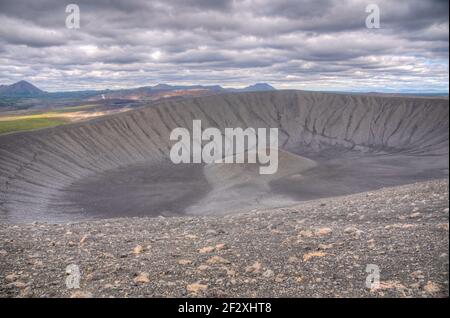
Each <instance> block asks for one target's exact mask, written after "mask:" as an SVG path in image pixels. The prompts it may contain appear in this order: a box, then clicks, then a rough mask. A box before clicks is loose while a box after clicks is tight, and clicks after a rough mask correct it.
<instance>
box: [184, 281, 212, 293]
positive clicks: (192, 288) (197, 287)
mask: <svg viewBox="0 0 450 318" xmlns="http://www.w3.org/2000/svg"><path fill="white" fill-rule="evenodd" d="M206 289H208V285H204V284H200V283H193V284H189V285H187V286H186V290H187V291H188V292H189V293H194V294H197V293H199V292H202V291H205V290H206Z"/></svg>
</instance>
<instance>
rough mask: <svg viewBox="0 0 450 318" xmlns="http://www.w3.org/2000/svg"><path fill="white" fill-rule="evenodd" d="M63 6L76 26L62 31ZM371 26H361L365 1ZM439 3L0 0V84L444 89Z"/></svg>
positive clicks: (444, 6) (444, 22)
mask: <svg viewBox="0 0 450 318" xmlns="http://www.w3.org/2000/svg"><path fill="white" fill-rule="evenodd" d="M69 3H75V4H78V6H79V8H80V11H81V20H80V28H79V29H68V28H66V23H65V21H66V17H67V15H68V14H67V13H66V12H65V9H66V5H67V4H69ZM370 3H376V4H377V5H378V7H379V8H380V13H381V14H380V23H381V25H380V28H379V29H368V28H367V27H366V23H365V21H366V17H367V15H368V13H366V11H365V9H366V6H367V5H368V4H370ZM448 6H449V5H448V1H447V0H444V1H431V0H427V1H425V0H405V1H392V0H388V1H381V0H376V1H375V0H368V1H363V0H361V1H359V0H311V1H300V0H292V1H290V0H221V1H219V0H217V1H214V0H161V1H159V0H158V1H145V0H127V1H120V0H108V1H106V0H105V1H94V0H86V1H74V0H72V1H67V2H66V3H65V2H64V1H61V0H40V1H22V0H0V84H10V83H12V82H15V81H18V80H22V79H25V80H28V81H30V82H32V83H33V84H35V85H37V86H38V87H40V88H41V89H44V90H48V91H55V90H77V89H103V88H120V87H136V86H146V85H154V84H157V83H170V84H221V85H223V86H228V87H230V86H234V87H240V86H244V85H248V84H252V83H255V82H267V83H270V84H272V85H274V86H275V87H277V88H280V89H282V88H295V89H306V90H343V91H397V92H407V91H408V92H412V91H417V92H424V91H426V92H433V91H434V92H436V91H439V92H448V84H449V75H448V74H449V69H448V67H449V66H448V52H449V42H448V36H449V18H448Z"/></svg>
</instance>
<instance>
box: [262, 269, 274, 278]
mask: <svg viewBox="0 0 450 318" xmlns="http://www.w3.org/2000/svg"><path fill="white" fill-rule="evenodd" d="M262 275H263V276H264V277H266V278H271V277H273V276H274V275H275V273H274V272H273V270H270V269H268V270H266V271H265V272H264V273H263V274H262Z"/></svg>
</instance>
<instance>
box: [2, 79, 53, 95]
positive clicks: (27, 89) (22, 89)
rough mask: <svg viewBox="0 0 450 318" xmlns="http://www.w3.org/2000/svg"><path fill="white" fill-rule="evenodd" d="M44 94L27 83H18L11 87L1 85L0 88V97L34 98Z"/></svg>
mask: <svg viewBox="0 0 450 318" xmlns="http://www.w3.org/2000/svg"><path fill="white" fill-rule="evenodd" d="M44 93H45V92H44V91H43V90H40V89H39V88H37V87H36V86H34V85H33V84H31V83H29V82H27V81H19V82H17V83H14V84H11V85H2V86H0V95H3V96H17V97H25V96H27V97H28V96H36V95H42V94H44Z"/></svg>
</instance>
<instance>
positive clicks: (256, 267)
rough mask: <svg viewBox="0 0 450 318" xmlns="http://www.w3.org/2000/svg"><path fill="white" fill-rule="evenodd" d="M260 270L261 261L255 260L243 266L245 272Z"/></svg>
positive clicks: (257, 271)
mask: <svg viewBox="0 0 450 318" xmlns="http://www.w3.org/2000/svg"><path fill="white" fill-rule="evenodd" d="M260 271H261V263H260V262H258V261H256V262H255V263H253V265H251V266H247V267H246V268H245V272H246V273H255V274H256V273H259V272H260Z"/></svg>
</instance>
